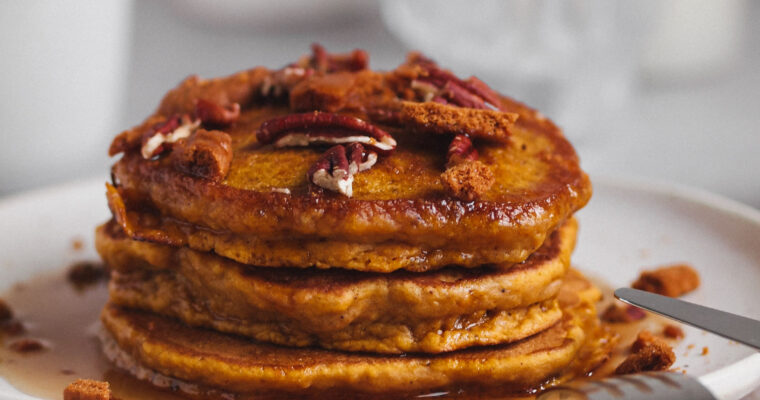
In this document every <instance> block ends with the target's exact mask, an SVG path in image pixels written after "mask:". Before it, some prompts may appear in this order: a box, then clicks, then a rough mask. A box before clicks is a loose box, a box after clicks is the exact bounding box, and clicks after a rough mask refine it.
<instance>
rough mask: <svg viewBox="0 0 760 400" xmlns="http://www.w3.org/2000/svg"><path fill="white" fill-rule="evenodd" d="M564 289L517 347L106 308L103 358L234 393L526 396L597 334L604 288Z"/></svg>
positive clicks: (571, 285)
mask: <svg viewBox="0 0 760 400" xmlns="http://www.w3.org/2000/svg"><path fill="white" fill-rule="evenodd" d="M564 288H567V290H565V291H564V292H561V293H560V296H559V299H560V302H561V307H562V310H563V313H564V318H563V320H562V321H561V322H559V323H558V324H556V325H555V326H553V327H551V328H549V329H547V330H545V331H543V332H541V333H539V334H537V335H535V336H532V337H530V338H528V339H525V340H522V341H520V342H517V343H514V344H509V345H500V346H486V347H478V348H472V349H465V350H460V351H455V352H450V353H443V354H438V355H412V354H408V355H403V356H387V355H386V356H382V355H368V354H351V353H344V352H336V351H326V350H316V349H298V348H287V347H279V346H274V345H267V344H261V343H257V342H253V341H250V340H244V339H241V338H239V337H236V336H231V335H226V334H221V333H218V332H214V331H209V330H203V329H197V328H189V327H187V326H185V325H183V324H180V323H177V322H174V321H173V320H171V319H168V318H162V317H159V316H156V315H154V314H150V313H145V312H139V311H129V310H127V309H122V308H119V307H118V306H115V305H110V306H108V307H106V308H105V309H104V311H103V315H102V320H103V324H104V327H105V329H106V331H107V335H106V339H105V352H106V355H107V356H108V357H109V358H111V359H112V360H116V361H117V365H119V366H121V367H122V368H125V369H132V368H135V367H136V366H138V365H141V366H142V367H144V368H148V369H150V370H153V371H156V372H157V373H160V374H163V375H167V376H170V377H174V378H178V379H181V380H185V381H191V382H197V383H199V384H203V385H207V386H211V387H217V388H219V387H222V388H225V389H226V390H227V391H231V392H237V393H250V392H257V391H260V390H266V389H276V390H285V391H298V390H303V389H308V388H315V389H326V388H350V389H355V390H359V391H365V392H366V391H369V392H387V391H393V390H413V389H431V388H438V387H446V386H450V385H457V384H478V383H480V384H488V383H493V382H500V383H502V384H504V385H510V386H512V387H514V388H515V389H516V390H525V389H527V388H530V387H535V386H537V385H539V384H541V383H543V382H545V381H547V379H549V378H550V377H560V376H561V377H562V378H561V379H568V378H570V377H571V376H569V375H568V374H567V373H566V372H567V371H566V370H565V368H566V367H567V366H568V365H570V363H571V362H572V361H573V358H574V357H575V355H576V354H577V353H578V351H579V349H580V348H581V347H582V346H583V345H584V343H586V339H587V337H588V335H591V334H594V330H595V329H596V317H595V316H596V312H595V311H594V302H595V301H597V300H598V299H599V296H600V294H599V292H598V291H597V290H596V289H595V288H593V286H591V284H590V283H589V282H588V281H586V280H585V278H583V277H582V276H581V275H580V274H579V273H577V272H575V271H571V272H570V273H569V274H568V278H567V283H566V284H565V286H564ZM594 343H596V341H594ZM585 372H586V371H576V373H580V374H582V373H585ZM555 382H556V381H555Z"/></svg>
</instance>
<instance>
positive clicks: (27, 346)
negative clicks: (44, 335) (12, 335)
mask: <svg viewBox="0 0 760 400" xmlns="http://www.w3.org/2000/svg"><path fill="white" fill-rule="evenodd" d="M8 348H9V349H11V350H13V351H15V352H17V353H31V352H35V351H40V350H43V349H45V344H44V343H42V342H41V341H39V340H37V339H19V340H16V341H15V342H13V343H11V344H9V345H8Z"/></svg>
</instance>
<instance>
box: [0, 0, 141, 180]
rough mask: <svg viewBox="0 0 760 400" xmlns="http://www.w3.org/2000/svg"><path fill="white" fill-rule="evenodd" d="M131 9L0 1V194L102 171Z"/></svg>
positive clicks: (53, 0) (94, 2)
mask: <svg viewBox="0 0 760 400" xmlns="http://www.w3.org/2000/svg"><path fill="white" fill-rule="evenodd" d="M131 6H132V4H131V2H130V1H127V0H120V1H100V0H25V1H2V2H0V35H2V38H3V40H0V55H2V56H1V57H0V71H2V74H0V94H1V95H0V139H1V140H2V143H3V146H2V147H0V171H2V173H0V192H2V191H8V190H14V189H20V188H26V187H29V186H32V185H42V184H46V185H49V184H51V183H53V182H60V180H61V179H62V178H66V179H71V177H72V176H77V175H80V176H81V175H83V174H87V173H88V171H92V170H102V169H104V168H105V166H106V162H107V157H106V154H105V151H104V149H105V148H107V146H108V141H109V139H110V136H112V135H115V134H116V133H117V132H116V131H117V130H118V129H120V127H121V126H120V125H121V109H122V107H123V106H124V98H125V89H126V83H127V82H126V81H125V80H124V76H126V70H127V57H128V53H129V37H130V35H129V31H130V29H131V19H130V16H131V8H132V7H131Z"/></svg>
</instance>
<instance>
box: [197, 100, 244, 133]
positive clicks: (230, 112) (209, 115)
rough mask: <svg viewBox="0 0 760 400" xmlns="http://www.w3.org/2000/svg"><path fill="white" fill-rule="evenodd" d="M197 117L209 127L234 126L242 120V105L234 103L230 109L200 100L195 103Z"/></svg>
mask: <svg viewBox="0 0 760 400" xmlns="http://www.w3.org/2000/svg"><path fill="white" fill-rule="evenodd" d="M195 116H196V117H198V118H200V120H201V123H203V125H204V126H207V127H222V126H228V125H232V124H233V123H235V122H236V121H237V120H238V118H240V104H238V103H232V105H230V106H229V107H222V106H220V105H218V104H216V103H214V102H211V101H208V100H205V99H198V102H197V103H195Z"/></svg>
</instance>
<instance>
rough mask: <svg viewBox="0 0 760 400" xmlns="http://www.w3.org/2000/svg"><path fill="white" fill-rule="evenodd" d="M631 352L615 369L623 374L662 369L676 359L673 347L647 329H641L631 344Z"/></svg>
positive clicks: (616, 372) (618, 373)
mask: <svg viewBox="0 0 760 400" xmlns="http://www.w3.org/2000/svg"><path fill="white" fill-rule="evenodd" d="M631 351H632V353H631V354H630V355H629V356H628V357H627V358H626V359H625V360H623V362H622V363H621V364H620V365H618V367H617V368H616V369H615V374H617V375H625V374H634V373H637V372H645V371H664V370H666V369H668V368H670V366H671V365H673V363H674V362H675V361H676V355H675V353H673V348H672V347H670V345H669V344H668V343H666V342H665V341H664V340H663V339H660V338H658V337H656V336H654V335H652V333H651V332H649V331H646V330H644V331H641V332H640V333H639V336H638V338H636V341H635V342H633V345H632V346H631Z"/></svg>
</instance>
